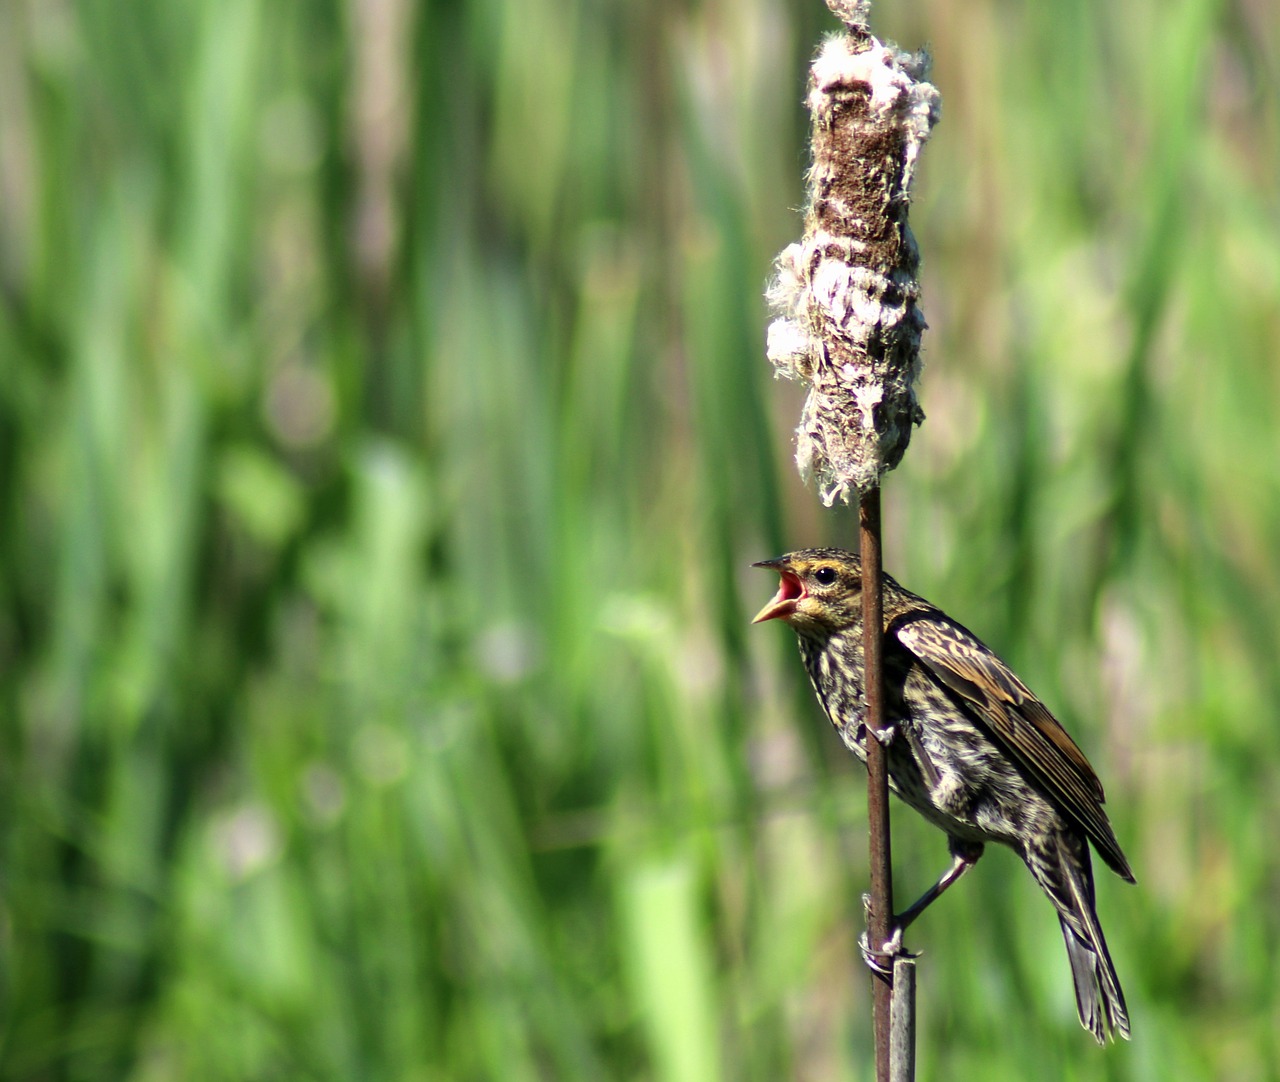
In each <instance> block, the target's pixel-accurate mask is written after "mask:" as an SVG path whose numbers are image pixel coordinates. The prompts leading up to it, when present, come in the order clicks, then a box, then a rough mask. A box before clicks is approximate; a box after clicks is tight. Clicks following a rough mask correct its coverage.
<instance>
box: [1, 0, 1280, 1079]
mask: <svg viewBox="0 0 1280 1082" xmlns="http://www.w3.org/2000/svg"><path fill="white" fill-rule="evenodd" d="M877 7H878V9H879V10H878V11H877V12H876V17H875V27H876V29H877V30H878V31H879V32H880V33H881V34H882V35H884V36H889V37H893V38H894V39H896V40H898V41H900V42H902V43H903V44H904V45H908V46H912V47H914V46H916V45H919V44H922V43H925V42H930V43H932V47H933V50H934V54H935V81H936V83H937V84H938V86H939V87H940V88H941V90H942V93H943V96H944V103H943V121H942V124H941V125H940V126H939V127H938V128H937V130H936V133H935V136H934V138H933V140H932V142H931V143H930V145H929V146H928V148H927V150H926V152H925V156H924V159H923V163H922V167H921V170H920V172H919V177H918V182H917V191H916V195H917V202H916V208H915V212H914V215H913V220H914V224H915V229H916V233H917V236H918V238H919V241H920V246H921V249H922V251H923V253H924V260H925V311H926V314H927V316H928V318H929V322H930V324H931V330H930V332H929V333H928V335H927V336H926V350H927V352H926V362H927V368H926V372H925V377H924V381H923V384H922V389H921V393H922V401H923V404H924V407H925V410H926V412H927V413H928V421H927V422H926V423H925V425H924V426H923V427H922V428H921V429H920V430H919V431H918V433H917V434H916V437H915V441H914V443H913V445H912V448H911V450H910V451H909V453H908V455H907V458H906V460H905V462H904V464H903V466H902V468H901V469H900V470H899V471H897V472H896V473H895V474H894V475H892V477H891V478H890V479H889V481H888V483H887V487H886V494H885V517H886V553H887V563H888V567H889V569H890V570H891V571H893V572H894V573H895V574H897V575H898V577H899V578H901V579H902V580H903V581H904V582H905V583H906V584H908V585H909V586H911V587H912V588H914V589H916V590H919V591H921V592H923V593H925V594H926V595H928V596H930V597H932V598H933V599H934V600H936V601H938V602H939V603H940V604H942V605H944V606H946V607H947V608H948V609H949V610H950V611H951V612H953V613H954V614H955V615H957V616H958V617H959V618H960V619H962V620H964V621H965V622H966V623H967V624H969V625H970V626H972V627H973V628H974V629H975V630H977V631H978V632H979V633H980V634H982V635H983V636H984V637H985V638H987V639H988V640H989V641H990V642H991V643H992V644H993V645H994V646H995V647H996V648H997V649H999V650H1000V651H1001V652H1002V653H1004V654H1005V656H1007V657H1008V658H1009V659H1010V660H1011V661H1012V662H1014V664H1015V665H1016V666H1017V667H1018V668H1019V670H1020V671H1021V672H1022V674H1023V676H1024V677H1025V678H1026V679H1027V680H1028V682H1029V683H1030V684H1031V685H1032V686H1033V687H1034V688H1036V689H1037V690H1038V691H1039V692H1040V693H1041V695H1042V696H1043V697H1044V698H1045V699H1046V700H1047V701H1048V702H1049V703H1050V704H1051V706H1052V707H1053V708H1054V709H1055V710H1056V711H1057V712H1058V713H1059V715H1060V716H1061V718H1062V719H1063V721H1064V722H1065V724H1066V725H1067V727H1068V728H1069V729H1070V730H1071V731H1072V732H1073V733H1074V734H1075V735H1076V736H1077V738H1078V739H1079V741H1080V743H1081V744H1082V745H1083V747H1084V748H1085V749H1086V750H1087V752H1088V753H1089V755H1090V756H1091V758H1092V759H1093V761H1094V763H1095V765H1096V766H1097V768H1098V771H1099V773H1100V774H1101V776H1102V778H1103V780H1104V782H1105V783H1106V785H1107V791H1108V797H1109V805H1108V806H1109V809H1110V811H1111V815H1112V817H1113V819H1114V822H1115V825H1116V830H1117V834H1118V835H1119V837H1120V839H1121V842H1122V843H1123V844H1124V846H1125V848H1126V850H1127V851H1128V853H1129V856H1130V858H1131V860H1132V863H1133V866H1134V868H1135V870H1136V872H1137V875H1138V879H1139V885H1138V886H1137V887H1136V888H1134V887H1128V886H1126V885H1124V884H1122V883H1120V882H1119V880H1117V879H1115V878H1114V877H1111V876H1108V875H1106V873H1105V871H1104V872H1103V873H1102V874H1101V875H1100V882H1099V892H1100V909H1101V912H1102V917H1103V923H1104V925H1105V927H1106V929H1107V931H1108V934H1109V936H1110V939H1111V945H1112V950H1113V953H1114V955H1115V958H1116V963H1117V966H1118V968H1119V970H1120V974H1121V977H1122V980H1123V982H1124V985H1125V988H1126V990H1127V992H1128V996H1129V1003H1130V1007H1131V1013H1132V1015H1133V1031H1134V1040H1133V1041H1132V1043H1131V1044H1127V1045H1122V1046H1118V1047H1112V1048H1110V1049H1109V1050H1105V1051H1104V1050H1100V1049H1098V1048H1097V1047H1096V1046H1094V1044H1093V1042H1092V1041H1091V1040H1090V1039H1089V1037H1088V1036H1087V1035H1086V1034H1085V1033H1084V1032H1083V1031H1082V1030H1081V1029H1080V1028H1079V1026H1078V1024H1077V1022H1076V1020H1075V1012H1074V1005H1073V1002H1072V994H1071V982H1070V978H1069V974H1068V968H1067V962H1066V957H1065V952H1064V950H1063V946H1062V941H1061V938H1060V935H1059V931H1058V925H1057V921H1056V920H1055V919H1054V917H1053V913H1052V910H1051V908H1050V907H1049V905H1048V903H1047V902H1046V901H1045V900H1044V899H1043V898H1042V897H1041V896H1040V895H1039V894H1038V892H1037V890H1036V888H1035V887H1034V885H1033V884H1032V883H1031V880H1030V877H1029V876H1027V875H1026V874H1025V872H1024V871H1023V870H1022V868H1021V867H1020V865H1019V863H1018V861H1017V860H1016V858H1014V857H1013V856H1012V855H1011V854H1009V853H1007V852H1003V851H1002V852H991V853H990V854H989V855H988V857H987V859H986V860H985V861H984V862H983V864H982V865H981V866H980V868H979V869H978V871H977V872H976V874H974V875H973V876H972V877H971V878H969V879H968V880H966V882H965V883H964V885H963V886H962V887H960V888H959V889H957V890H956V891H955V892H954V893H952V894H951V895H949V896H948V897H947V898H946V900H945V901H944V902H943V903H941V904H940V905H939V906H938V907H937V908H936V909H934V910H932V911H931V912H930V913H929V915H928V917H927V918H926V919H925V920H924V921H922V922H921V923H920V924H919V925H918V926H916V927H915V928H913V929H912V932H911V935H910V937H909V940H910V944H911V945H912V946H914V947H916V948H921V949H924V950H925V952H926V953H925V955H924V958H923V960H922V963H921V984H920V1010H919V1014H920V1037H919V1043H920V1059H921V1068H920V1076H921V1077H922V1078H930V1077H932V1078H985V1079H1006V1078H1009V1079H1012V1078H1026V1077H1042V1078H1048V1077H1054V1078H1065V1079H1075V1078H1090V1079H1093V1078H1109V1079H1152V1080H1156V1079H1161V1080H1163V1079H1172V1078H1178V1079H1192V1078H1205V1079H1222V1078H1232V1079H1244V1080H1251V1079H1274V1078H1280V966H1278V965H1277V951H1278V950H1280V856H1278V854H1277V848H1278V847H1277V836H1278V834H1280V727H1278V726H1277V724H1276V722H1277V709H1276V704H1277V702H1278V701H1280V664H1278V660H1277V659H1278V647H1280V642H1278V640H1280V634H1278V628H1277V615H1276V614H1277V612H1278V611H1280V573H1278V572H1277V569H1276V559H1275V554H1276V553H1277V552H1278V551H1280V430H1278V429H1280V426H1278V425H1277V423H1276V416H1277V405H1280V365H1277V362H1276V343H1277V342H1280V300H1278V298H1280V93H1278V84H1277V76H1278V72H1280V9H1277V7H1276V6H1275V5H1274V4H1272V3H1269V2H1266V0H1234V2H1223V3H1212V2H1209V0H1173V2H1165V0H1162V2H1156V0H1135V2H1133V3H1127V4H1124V5H1115V4H1110V3H1107V2H1105V0H1063V2H1056V3H1052V4H1033V3H1013V2H1010V0H974V2H971V3H965V4H955V3H949V2H947V0H910V2H907V0H904V2H902V3H889V2H887V0H881V2H880V3H879V4H877ZM831 29H834V22H833V20H832V19H831V18H830V16H829V15H828V14H827V12H826V10H825V8H824V7H823V6H822V5H821V4H820V3H819V0H785V2H784V0H732V2H730V0H704V2H696V0H680V2H677V0H653V2H650V3H643V4H642V3H624V2H621V0H613V2H608V0H519V2H512V0H473V2H470V3H466V4H462V3H443V2H425V3H416V4H415V3H413V2H411V0H350V2H348V3H340V2H332V0H329V2H326V0H273V2H272V3H266V2H264V0H218V2H214V0H78V2H72V0H6V2H5V3H3V4H0V588H2V589H3V605H2V606H0V696H2V700H0V704H2V705H0V740H2V741H3V747H2V749H0V963H2V967H3V968H2V971H0V1077H3V1078H4V1079H14V1080H24V1082H26V1080H31V1082H36V1080H40V1082H44V1080H50V1082H52V1080H91V1079H93V1080H97V1079H108V1080H114V1079H128V1080H137V1082H160V1080H168V1079H196V1080H201V1079H228V1080H238V1079H285V1078H288V1079H317V1080H320V1079H335V1080H349V1079H406V1080H417V1082H440V1080H446V1079H459V1080H467V1079H489V1078H494V1079H504V1080H507V1079H511V1080H517V1082H519V1080H525V1079H528V1080H534V1079H554V1080H561V1079H563V1080H576V1079H584V1080H586V1079H601V1078H616V1079H635V1080H640V1079H655V1080H660V1082H706V1080H714V1079H726V1080H739V1079H741V1080H761V1082H763V1080H776V1079H784V1078H791V1079H813V1080H818V1079H822V1080H829V1079H862V1078H867V1077H868V1076H869V1075H868V1070H869V1068H868V1065H869V1062H870V1050H869V1022H868V1017H867V1016H868V1006H867V994H868V990H867V981H866V979H865V977H864V975H863V974H862V972H861V969H860V966H861V963H860V961H859V960H858V954H857V948H856V936H857V934H858V932H859V931H860V930H861V927H862V914H861V906H860V902H859V895H860V893H861V891H862V890H863V889H865V883H866V873H865V869H866V858H865V832H864V816H865V796H864V793H865V787H864V784H863V780H862V776H861V775H862V772H861V768H860V767H858V766H857V764H856V763H854V762H853V761H852V760H851V759H850V758H849V757H848V756H847V755H846V754H845V753H844V752H843V751H842V750H841V749H840V747H839V746H838V744H837V741H836V740H835V738H834V736H833V735H832V734H831V733H830V732H829V730H828V728H827V726H826V723H825V722H823V721H822V720H821V719H820V717H819V716H818V713H817V710H816V707H815V706H814V705H813V704H812V702H811V701H810V695H809V692H808V689H807V687H806V686H804V681H803V676H802V673H801V669H800V665H799V662H798V659H797V658H796V656H795V649H794V644H793V643H792V642H791V641H790V638H791V637H790V635H789V634H787V633H786V632H785V629H782V628H779V627H776V626H766V627H762V628H755V629H752V628H750V627H749V626H748V622H747V621H748V620H749V618H750V616H751V614H752V613H754V611H755V610H756V609H757V608H758V607H759V606H760V605H761V604H762V603H763V601H764V600H765V599H766V598H767V597H768V596H769V594H770V593H771V592H772V590H773V585H774V584H773V583H772V582H771V581H770V578H769V576H767V575H765V574H763V573H761V572H758V571H752V570H750V569H749V568H748V567H747V564H748V563H749V562H750V561H752V560H755V559H761V558H764V557H767V556H771V555H774V554H776V553H778V552H780V551H782V550H784V549H785V548H790V547H799V546H803V545H810V544H816V543H823V542H838V543H839V542H843V543H845V544H852V541H853V537H854V532H853V520H852V518H851V517H850V515H849V513H848V512H847V511H845V512H826V511H823V510H822V509H821V508H820V507H819V506H818V503H817V500H816V497H815V496H814V494H813V493H812V491H809V490H806V489H805V488H804V487H803V486H802V485H801V483H800V482H799V480H798V479H797V478H796V476H795V473H794V470H793V469H792V467H791V464H790V438H791V429H792V427H793V426H794V424H795V422H796V419H797V418H798V409H799V402H800V392H799V391H798V389H797V388H795V387H794V386H791V385H786V384H778V383H775V382H774V381H773V380H772V379H771V373H770V371H769V369H768V365H767V363H766V362H765V360H764V356H763V353H764V349H763V341H764V329H765V325H766V314H765V312H764V309H763V303H762V300H761V292H762V288H763V285H764V283H765V280H766V278H767V276H768V274H769V268H770V262H771V259H772V257H773V255H774V254H775V253H776V252H777V251H778V250H779V249H781V248H782V247H783V246H784V245H785V244H786V243H788V242H789V241H791V240H793V239H795V238H797V237H798V235H799V232H800V222H799V217H798V215H797V213H796V212H795V208H796V207H798V206H799V204H800V203H801V202H802V201H803V192H802V186H801V177H802V172H803V169H804V166H805V157H806V151H805V131H804V125H805V117H804V114H803V111H802V109H801V107H800V99H801V96H802V92H803V80H804V75H805V68H806V65H807V60H808V57H809V56H810V55H811V52H812V50H813V49H814V48H815V47H816V44H817V42H818V40H819V38H820V35H821V34H822V33H825V32H827V31H828V30H831ZM894 823H895V839H894V844H895V859H896V875H897V882H898V891H899V895H900V897H903V898H906V897H909V896H914V894H915V892H916V891H918V890H919V889H921V888H922V887H923V886H924V885H925V884H926V883H928V882H930V881H931V880H932V878H933V876H934V875H935V874H936V873H937V872H938V871H939V870H940V869H941V868H942V866H943V865H944V863H945V860H946V849H945V843H944V841H943V839H942V837H941V835H939V834H938V833H937V832H936V831H933V830H931V829H930V828H928V827H926V826H924V825H923V824H920V823H917V822H916V821H914V819H913V818H912V817H910V816H909V815H908V814H906V813H901V814H900V809H899V810H895V818H894Z"/></svg>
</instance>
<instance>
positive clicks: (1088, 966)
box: [1028, 835, 1129, 1044]
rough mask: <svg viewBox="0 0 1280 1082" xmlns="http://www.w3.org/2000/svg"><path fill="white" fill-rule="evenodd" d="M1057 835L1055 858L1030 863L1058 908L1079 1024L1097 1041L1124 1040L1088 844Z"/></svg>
mask: <svg viewBox="0 0 1280 1082" xmlns="http://www.w3.org/2000/svg"><path fill="white" fill-rule="evenodd" d="M1060 840H1061V843H1062V844H1059V845H1056V846H1055V847H1054V849H1055V850H1056V853H1055V856H1056V858H1057V859H1056V860H1054V859H1052V858H1049V859H1047V860H1045V861H1044V862H1043V863H1041V861H1040V860H1030V861H1028V864H1029V865H1030V866H1031V870H1032V872H1033V874H1034V875H1035V877H1036V879H1038V880H1039V881H1040V885H1041V886H1042V887H1043V888H1044V890H1045V893H1047V894H1048V895H1049V898H1050V899H1051V900H1052V901H1053V904H1054V905H1055V906H1056V907H1057V910H1058V919H1059V921H1060V923H1061V924H1062V938H1063V939H1064V940H1065V941H1066V944H1067V958H1068V959H1069V960H1070V962H1071V976H1072V979H1073V980H1074V982H1075V989H1076V1010H1077V1012H1078V1013H1079V1015H1080V1024H1081V1025H1082V1026H1084V1028H1085V1029H1087V1030H1088V1031H1089V1032H1090V1033H1092V1034H1093V1036H1094V1038H1095V1039H1096V1040H1097V1042H1098V1043H1099V1044H1106V1042H1107V1038H1108V1037H1109V1036H1115V1035H1117V1034H1118V1035H1119V1036H1121V1037H1123V1038H1124V1039H1125V1040H1128V1039H1129V1012H1128V1009H1127V1008H1126V1007H1125V1002H1124V992H1123V991H1122V990H1121V988H1120V978H1119V977H1117V976H1116V967H1115V965H1114V963H1113V962H1112V961H1111V953H1110V951H1108V950H1107V940H1106V938H1105V937H1104V936H1103V934H1102V925H1100V924H1099V923H1098V911H1097V907H1096V905H1095V903H1094V891H1093V869H1092V866H1091V862H1090V859H1089V843H1088V842H1087V841H1086V840H1085V839H1084V838H1083V837H1080V836H1078V835H1068V836H1066V837H1062V838H1061V839H1060ZM1043 856H1044V857H1049V854H1047V853H1045V854H1043Z"/></svg>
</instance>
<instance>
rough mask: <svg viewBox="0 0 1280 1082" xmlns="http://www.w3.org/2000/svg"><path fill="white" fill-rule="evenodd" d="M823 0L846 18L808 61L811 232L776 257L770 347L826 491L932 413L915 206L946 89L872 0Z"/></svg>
mask: <svg viewBox="0 0 1280 1082" xmlns="http://www.w3.org/2000/svg"><path fill="white" fill-rule="evenodd" d="M828 4H829V6H830V7H831V9H832V10H833V11H834V12H835V13H836V14H837V16H839V17H840V18H841V19H843V20H844V21H845V23H846V26H847V31H848V32H847V33H843V34H837V35H834V36H832V37H830V38H828V39H827V41H826V42H825V43H824V44H823V46H822V49H821V50H820V51H819V53H818V56H817V58H816V59H815V60H814V62H813V65H812V67H811V68H810V73H809V93H808V97H807V98H806V105H807V106H808V109H809V113H810V116H811V117H812V132H811V146H812V158H813V164H812V166H811V168H810V170H809V176H808V205H807V207H806V212H805V230H804V238H803V240H801V241H800V243H798V244H791V245H788V246H787V248H786V249H784V250H783V252H782V253H781V254H780V255H779V256H778V258H777V261H776V265H775V276H774V279H773V281H772V282H771V283H770V286H769V290H768V293H767V297H768V300H769V303H770V306H771V308H772V309H773V311H774V313H775V314H776V316H777V318H776V319H775V320H774V322H773V324H772V325H771V326H770V327H769V335H768V344H767V353H768V357H769V360H770V361H771V362H772V363H773V364H774V366H775V367H776V368H777V370H778V373H779V374H780V375H784V376H787V377H789V378H793V379H798V380H801V381H802V382H804V383H807V384H808V385H809V395H808V398H807V400H806V401H805V405H804V411H803V414H802V416H801V419H800V426H799V428H798V429H797V430H796V463H797V465H798V466H799V467H800V472H801V473H802V474H803V475H805V476H806V477H807V476H810V475H812V476H814V477H816V478H817V480H818V484H819V491H820V493H821V496H822V500H823V502H824V503H825V504H827V505H830V504H831V503H833V502H834V501H835V500H836V498H837V497H838V498H840V499H842V500H844V501H846V502H848V500H849V496H850V493H851V491H866V490H869V489H871V488H874V487H875V486H876V485H878V484H879V482H880V478H881V476H882V475H883V474H884V473H885V471H887V470H891V469H893V467H894V466H896V465H897V464H898V463H899V462H900V461H901V459H902V455H903V452H905V451H906V449H907V444H908V442H909V441H910V439H911V428H912V426H913V425H915V424H919V423H920V422H921V421H922V420H923V419H924V414H923V412H922V411H921V409H920V406H919V404H918V403H917V402H916V397H915V390H914V386H913V384H914V382H915V379H916V376H917V374H918V373H919V368H920V337H921V334H922V332H923V331H924V327H925V321H924V316H923V314H922V313H921V311H920V308H919V305H918V303H917V301H918V299H919V295H920V285H919V281H918V280H917V277H916V273H917V270H918V268H919V263H920V257H919V252H918V250H917V249H916V243H915V239H914V238H913V237H912V235H911V229H910V227H909V226H908V224H907V210H908V206H909V204H910V192H911V180H912V175H913V173H914V171H915V163H916V159H917V157H918V156H919V153H920V148H921V147H922V146H923V145H924V142H925V140H926V139H928V137H929V131H930V129H931V128H932V127H933V125H934V124H935V123H936V122H937V119H938V109H939V95H938V92H937V90H936V89H935V88H934V87H933V86H932V85H930V84H929V83H928V82H925V81H924V79H925V75H926V74H927V70H928V56H927V55H926V54H924V53H923V52H921V53H916V54H909V53H903V52H900V51H899V50H898V49H897V48H896V47H895V46H894V45H892V44H888V45H885V44H881V42H879V41H878V40H877V39H876V38H874V37H873V36H872V35H871V33H870V31H869V30H868V29H867V22H866V18H867V11H868V7H869V5H868V4H867V3H865V2H861V0H828Z"/></svg>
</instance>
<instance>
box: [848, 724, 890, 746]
mask: <svg viewBox="0 0 1280 1082" xmlns="http://www.w3.org/2000/svg"><path fill="white" fill-rule="evenodd" d="M897 731H898V729H897V726H895V725H886V726H885V727H884V728H883V729H873V728H871V727H870V726H869V725H865V724H864V725H859V726H858V734H857V735H858V743H859V744H861V743H862V742H863V741H864V740H866V738H867V733H870V734H871V735H872V736H874V737H875V738H876V740H877V741H878V742H879V744H880V746H881V747H882V748H887V747H888V746H889V745H890V744H892V743H893V738H894V735H895V734H896V733H897Z"/></svg>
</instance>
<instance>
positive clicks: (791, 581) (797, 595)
mask: <svg viewBox="0 0 1280 1082" xmlns="http://www.w3.org/2000/svg"><path fill="white" fill-rule="evenodd" d="M751 566H752V567H768V568H772V569H773V570H774V571H776V572H778V574H779V575H780V576H781V578H782V581H781V582H779V583H778V592H777V593H776V594H774V595H773V597H771V598H770V599H769V603H768V604H767V605H765V607H764V608H762V609H761V610H760V611H759V612H758V613H756V618H755V619H754V620H752V621H751V622H752V623H753V624H761V623H764V621H765V620H787V619H790V617H791V616H792V615H794V613H795V611H796V602H798V601H800V600H801V599H803V598H804V597H806V596H807V595H806V593H805V589H804V583H803V582H801V581H800V578H799V576H798V575H796V574H795V573H794V572H791V571H788V570H786V568H784V567H783V566H781V561H780V560H761V561H760V563H758V564H752V565H751Z"/></svg>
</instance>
